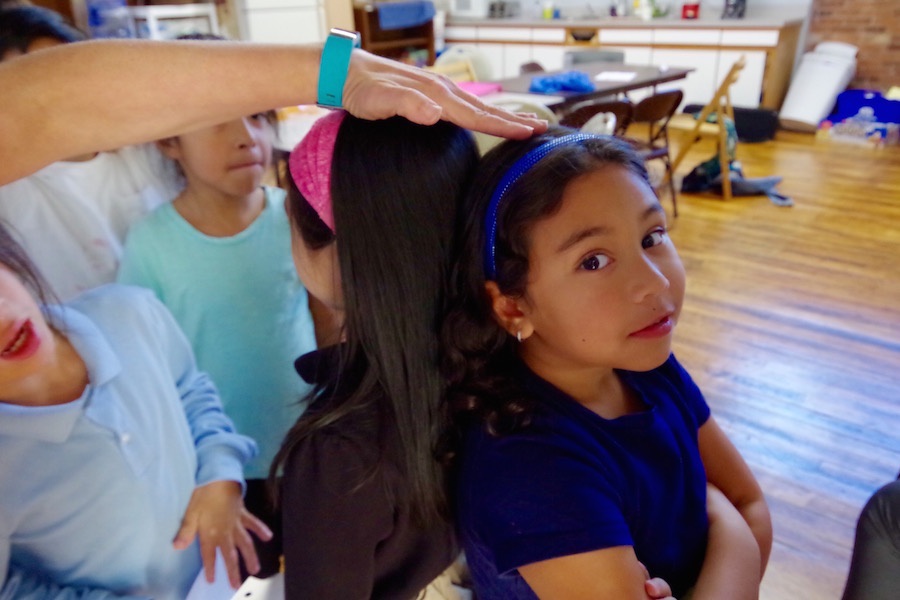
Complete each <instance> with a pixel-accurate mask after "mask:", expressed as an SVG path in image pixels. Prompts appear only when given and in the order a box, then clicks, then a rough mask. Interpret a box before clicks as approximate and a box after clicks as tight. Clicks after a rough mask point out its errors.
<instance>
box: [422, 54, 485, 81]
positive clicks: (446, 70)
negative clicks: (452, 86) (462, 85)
mask: <svg viewBox="0 0 900 600" xmlns="http://www.w3.org/2000/svg"><path fill="white" fill-rule="evenodd" d="M425 69H426V70H428V71H433V72H435V73H441V74H442V75H446V76H447V77H449V78H450V79H451V80H452V81H454V82H456V83H459V82H460V81H478V77H477V76H476V75H475V69H473V68H472V63H471V62H470V61H468V60H466V59H464V58H460V59H458V60H453V61H448V62H442V63H436V64H433V65H431V66H430V67H425Z"/></svg>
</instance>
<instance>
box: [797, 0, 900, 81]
mask: <svg viewBox="0 0 900 600" xmlns="http://www.w3.org/2000/svg"><path fill="white" fill-rule="evenodd" d="M823 41H829V42H846V43H848V44H853V45H854V46H856V47H857V48H859V52H858V53H857V56H856V60H857V66H856V78H855V79H854V80H853V81H852V82H851V84H850V87H858V88H869V89H876V90H882V91H885V90H887V88H889V87H890V86H892V85H900V0H813V7H812V22H811V23H810V28H809V37H808V46H809V48H808V49H810V50H811V49H812V47H813V46H815V45H816V44H817V43H818V42H823Z"/></svg>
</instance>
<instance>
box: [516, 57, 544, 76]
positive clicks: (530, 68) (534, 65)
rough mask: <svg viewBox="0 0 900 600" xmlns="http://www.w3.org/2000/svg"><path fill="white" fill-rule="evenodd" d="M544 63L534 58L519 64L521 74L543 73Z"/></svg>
mask: <svg viewBox="0 0 900 600" xmlns="http://www.w3.org/2000/svg"><path fill="white" fill-rule="evenodd" d="M543 72H544V65H542V64H541V63H539V62H537V61H535V60H532V61H529V62H527V63H522V64H521V65H519V75H528V74H529V73H543Z"/></svg>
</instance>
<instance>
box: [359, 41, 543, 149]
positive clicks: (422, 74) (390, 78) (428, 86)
mask: <svg viewBox="0 0 900 600" xmlns="http://www.w3.org/2000/svg"><path fill="white" fill-rule="evenodd" d="M344 107H345V108H346V109H347V110H348V111H349V112H350V113H352V114H354V115H356V116H357V117H360V118H363V119H386V118H388V117H391V116H394V115H400V116H402V117H405V118H407V119H409V120H410V121H413V122H415V123H419V124H422V125H433V124H434V123H436V122H437V121H438V120H439V119H443V120H446V121H450V122H452V123H455V124H456V125H459V126H460V127H465V128H467V129H472V130H475V131H480V132H483V133H487V134H490V135H496V136H500V137H507V138H515V139H524V138H527V137H529V136H531V135H532V134H534V133H535V132H542V131H544V130H545V129H546V128H547V122H546V121H543V120H541V119H536V118H534V117H533V116H529V115H524V114H515V113H511V112H509V111H507V110H505V109H503V108H500V107H498V106H492V105H490V104H486V103H485V102H484V101H482V100H481V99H480V98H477V97H476V96H473V95H471V94H469V93H467V92H465V91H463V90H462V89H460V88H459V86H457V85H456V84H455V83H453V82H452V81H450V80H449V79H447V78H446V77H444V76H441V75H438V74H435V73H430V72H427V71H424V70H423V69H418V68H415V67H410V66H408V65H403V64H400V63H397V62H396V61H388V60H386V59H381V58H380V57H375V56H373V55H371V54H368V53H365V52H354V53H353V56H352V58H351V61H350V70H349V72H348V75H347V83H346V85H345V87H344Z"/></svg>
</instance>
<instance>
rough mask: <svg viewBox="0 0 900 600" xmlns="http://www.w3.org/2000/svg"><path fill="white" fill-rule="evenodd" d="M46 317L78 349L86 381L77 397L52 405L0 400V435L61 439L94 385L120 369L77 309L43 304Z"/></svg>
mask: <svg viewBox="0 0 900 600" xmlns="http://www.w3.org/2000/svg"><path fill="white" fill-rule="evenodd" d="M44 311H45V314H46V315H47V319H48V321H49V322H50V323H51V324H52V325H53V327H55V328H56V329H58V330H59V331H60V332H62V333H63V335H65V336H66V338H67V339H68V340H69V342H70V343H71V344H72V346H73V347H74V348H75V351H76V352H78V354H79V356H81V359H82V360H83V361H84V363H85V366H86V367H87V371H88V378H89V379H88V380H89V382H90V383H89V384H88V386H87V387H86V388H85V390H84V392H83V393H82V394H81V397H80V398H78V399H77V400H74V401H72V402H66V403H65V404H57V405H53V406H20V405H16V404H5V403H0V417H2V418H0V435H3V436H10V437H18V438H31V439H34V440H37V441H43V442H50V443H62V442H64V441H66V440H67V439H68V438H69V435H71V433H72V429H73V428H74V427H75V423H76V422H77V421H78V419H79V417H80V416H81V415H82V413H83V412H84V410H85V409H86V406H87V404H88V403H89V401H90V398H91V395H92V392H93V389H94V388H97V387H100V386H102V385H104V384H105V383H107V382H109V381H110V380H111V379H113V378H114V377H115V376H116V375H118V374H119V372H120V371H121V363H120V362H119V359H118V357H117V356H116V355H115V353H114V352H113V350H112V348H111V347H110V345H109V342H107V340H106V338H105V337H103V334H102V333H101V332H100V330H99V329H98V328H97V326H96V325H94V323H93V322H91V320H90V319H88V318H87V317H86V316H85V315H83V314H81V313H80V312H78V311H76V310H74V309H72V308H68V307H63V306H46V307H44Z"/></svg>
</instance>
